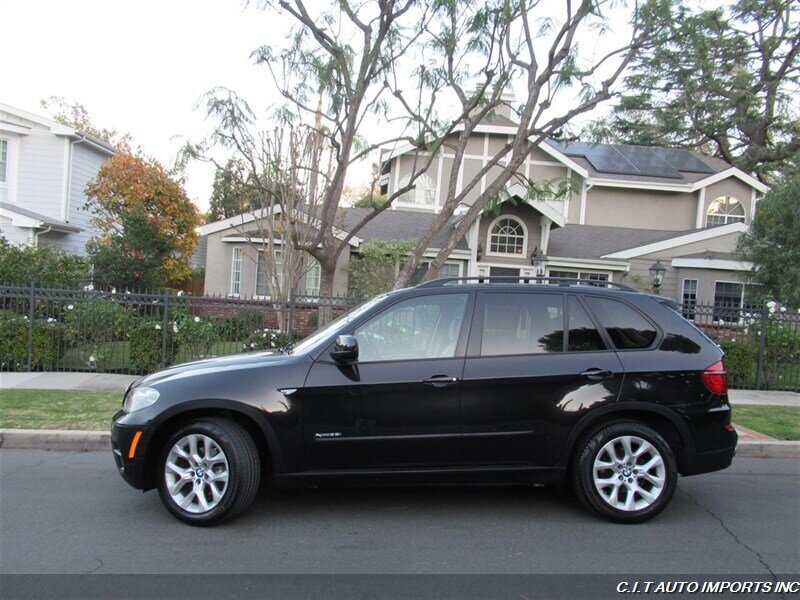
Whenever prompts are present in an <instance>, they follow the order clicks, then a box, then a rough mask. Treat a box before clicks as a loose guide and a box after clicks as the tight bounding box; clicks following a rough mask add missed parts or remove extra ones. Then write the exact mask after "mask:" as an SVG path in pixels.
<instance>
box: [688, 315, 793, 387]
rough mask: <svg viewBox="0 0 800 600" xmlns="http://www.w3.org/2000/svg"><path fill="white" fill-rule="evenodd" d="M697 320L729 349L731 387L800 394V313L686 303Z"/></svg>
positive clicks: (694, 320)
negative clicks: (799, 392)
mask: <svg viewBox="0 0 800 600" xmlns="http://www.w3.org/2000/svg"><path fill="white" fill-rule="evenodd" d="M680 310H681V313H682V314H683V316H684V317H686V318H687V319H689V320H690V321H692V322H694V324H695V325H697V326H698V327H699V328H700V329H702V330H703V331H704V332H705V333H706V335H708V336H709V337H710V338H711V339H713V340H714V341H715V342H716V343H717V344H719V345H720V346H721V347H722V349H723V350H724V351H725V366H726V368H727V370H728V379H729V382H730V384H731V387H734V388H745V389H751V388H755V389H766V390H788V391H800V313H799V312H798V311H797V310H796V309H794V310H792V309H788V308H786V307H782V306H780V305H778V304H776V303H774V302H770V303H768V304H766V305H763V306H761V305H755V304H747V303H745V304H744V305H738V304H725V303H719V302H718V303H715V304H695V303H689V304H684V305H682V306H681V307H680Z"/></svg>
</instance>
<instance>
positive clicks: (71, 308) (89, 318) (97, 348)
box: [60, 299, 132, 371]
mask: <svg viewBox="0 0 800 600" xmlns="http://www.w3.org/2000/svg"><path fill="white" fill-rule="evenodd" d="M60 313H61V316H62V321H63V323H64V327H65V331H66V336H67V340H68V341H69V342H70V343H71V344H74V345H75V346H76V351H77V354H78V356H79V357H80V360H81V361H82V362H84V363H85V364H86V366H88V367H89V368H91V369H97V370H99V371H105V370H107V369H108V368H109V367H110V365H112V364H113V362H114V355H115V354H118V353H119V352H121V351H122V350H121V348H122V345H121V344H116V343H113V342H118V341H122V340H124V339H125V337H126V334H127V330H128V327H129V325H130V324H131V320H132V317H131V314H130V311H129V310H128V308H126V307H125V306H123V305H122V304H119V303H118V302H113V301H108V300H105V299H103V300H100V301H92V302H74V303H70V304H67V305H65V306H64V307H62V309H61V311H60Z"/></svg>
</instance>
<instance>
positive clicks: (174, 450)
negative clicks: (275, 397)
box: [158, 419, 261, 525]
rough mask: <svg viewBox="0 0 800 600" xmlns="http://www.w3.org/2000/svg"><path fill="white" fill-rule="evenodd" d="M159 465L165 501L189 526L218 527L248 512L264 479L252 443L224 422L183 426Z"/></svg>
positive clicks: (241, 430) (239, 429) (244, 433)
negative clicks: (224, 521)
mask: <svg viewBox="0 0 800 600" xmlns="http://www.w3.org/2000/svg"><path fill="white" fill-rule="evenodd" d="M160 465H161V473H160V476H159V484H158V492H159V495H160V496H161V501H162V502H163V503H164V505H165V506H166V507H167V509H168V510H169V511H170V512H171V513H172V514H173V515H174V516H176V517H177V518H178V519H180V520H181V521H183V522H185V523H189V524H190V525H214V524H216V523H219V522H221V521H223V520H225V519H230V518H232V517H235V516H236V515H238V514H240V513H242V512H244V511H245V510H246V509H247V507H249V506H250V504H251V503H252V502H253V499H254V498H255V496H256V491H257V490H258V484H259V481H260V477H261V468H260V463H259V459H258V450H257V449H256V446H255V444H254V442H253V440H252V438H251V437H250V435H249V434H248V433H247V431H246V430H245V429H244V428H243V427H242V426H241V425H239V424H238V423H235V422H233V421H228V420H226V419H203V420H198V421H192V422H190V423H187V424H186V425H184V426H182V427H181V428H180V429H178V431H176V432H175V433H174V434H173V435H172V436H171V437H170V439H169V441H168V442H167V443H166V445H165V447H164V450H163V453H162V456H161V462H160Z"/></svg>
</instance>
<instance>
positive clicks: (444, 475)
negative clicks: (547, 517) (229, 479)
mask: <svg viewBox="0 0 800 600" xmlns="http://www.w3.org/2000/svg"><path fill="white" fill-rule="evenodd" d="M566 472H567V470H566V469H564V468H560V467H519V466H514V467H509V466H497V467H491V466H488V467H487V466H481V467H457V468H442V469H435V468H433V469H421V468H394V469H352V470H317V471H301V472H298V473H288V474H282V475H275V476H274V477H273V481H274V482H275V483H276V484H279V485H351V484H355V485H406V484H412V485H458V484H469V485H496V484H519V483H563V482H564V480H565V478H566Z"/></svg>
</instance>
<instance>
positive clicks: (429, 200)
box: [397, 175, 436, 207]
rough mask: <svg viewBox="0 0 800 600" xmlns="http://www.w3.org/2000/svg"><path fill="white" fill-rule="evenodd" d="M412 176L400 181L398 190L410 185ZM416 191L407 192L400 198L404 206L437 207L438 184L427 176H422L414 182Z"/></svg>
mask: <svg viewBox="0 0 800 600" xmlns="http://www.w3.org/2000/svg"><path fill="white" fill-rule="evenodd" d="M409 181H411V176H410V175H406V176H405V177H403V178H402V179H401V180H400V185H399V186H397V187H398V188H402V187H404V186H406V185H408V182H409ZM414 186H415V187H414V189H413V190H409V191H407V192H406V193H405V194H403V195H402V196H400V198H398V201H399V202H401V203H403V204H413V205H415V206H430V207H434V206H436V184H435V183H434V181H433V179H431V178H430V177H428V176H427V175H420V176H419V177H417V179H415V180H414Z"/></svg>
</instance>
